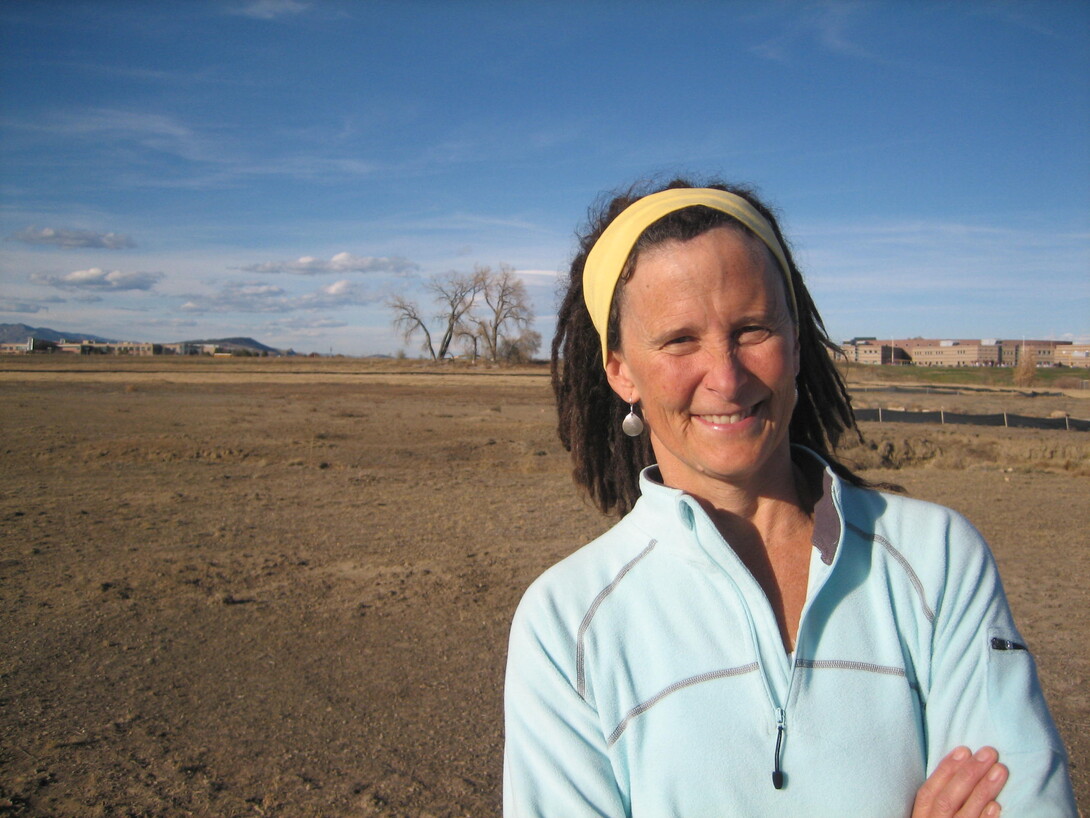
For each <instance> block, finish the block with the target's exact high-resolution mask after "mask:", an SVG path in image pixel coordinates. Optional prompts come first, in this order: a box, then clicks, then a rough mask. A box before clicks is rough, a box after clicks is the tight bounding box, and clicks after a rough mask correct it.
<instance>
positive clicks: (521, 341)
mask: <svg viewBox="0 0 1090 818" xmlns="http://www.w3.org/2000/svg"><path fill="white" fill-rule="evenodd" d="M540 346H541V333H540V332H535V331H534V330H532V329H527V330H523V332H522V334H521V335H520V336H519V337H518V338H503V339H502V340H501V341H500V358H502V359H503V360H505V361H507V362H508V363H512V364H525V363H529V362H530V361H531V360H533V357H534V353H535V352H537V350H538V347H540Z"/></svg>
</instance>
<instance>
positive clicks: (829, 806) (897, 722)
mask: <svg viewBox="0 0 1090 818" xmlns="http://www.w3.org/2000/svg"><path fill="white" fill-rule="evenodd" d="M795 454H796V457H799V456H801V457H803V458H805V457H807V456H811V457H815V458H816V457H817V456H816V455H814V454H813V453H812V452H808V451H807V450H804V449H800V448H796V450H795ZM822 465H824V464H822ZM657 480H658V475H657V469H656V468H655V467H651V468H649V469H647V470H645V471H644V472H643V474H642V475H641V476H640V485H641V490H642V496H641V498H640V500H639V501H638V502H637V504H636V506H635V508H634V509H633V510H632V511H631V513H629V514H628V515H627V516H626V517H624V518H623V519H622V520H621V521H620V522H619V523H617V525H616V526H614V527H613V528H612V529H611V530H610V531H608V532H606V533H605V534H604V535H603V536H602V537H600V538H598V539H597V540H595V541H594V542H592V543H590V544H589V545H587V546H585V547H584V548H582V549H580V550H579V551H577V552H576V553H574V554H572V555H571V556H570V557H568V558H567V559H565V560H563V561H562V562H560V563H558V564H557V565H555V566H553V567H552V568H551V569H549V570H548V571H546V572H545V573H544V574H543V575H542V576H541V577H540V578H539V579H538V580H537V581H536V582H535V583H534V584H533V585H532V586H531V587H530V589H529V590H528V591H527V592H526V594H525V596H524V597H523V600H522V602H521V604H520V605H519V608H518V611H517V613H516V614H515V618H514V623H513V625H512V629H511V642H510V650H509V654H508V664H507V681H506V690H505V709H506V748H505V753H504V792H503V801H504V815H505V816H507V818H516V816H518V817H519V818H521V817H522V816H557V818H579V817H580V816H591V815H601V816H628V815H631V816H637V817H638V818H666V817H667V816H685V817H686V818H699V816H716V818H720V817H721V816H760V815H775V816H794V815H807V816H853V818H863V817H864V816H907V815H909V814H910V813H911V811H912V803H913V799H914V797H915V793H916V790H917V789H918V787H919V786H920V785H921V784H922V783H923V781H924V779H925V778H926V777H927V775H928V774H930V773H931V772H932V771H933V770H934V768H935V767H936V765H937V764H938V762H939V761H940V760H941V759H942V758H943V757H944V756H945V755H946V754H947V753H948V752H949V751H950V750H951V749H953V748H954V747H956V746H957V745H959V744H966V745H968V746H970V747H972V748H977V747H980V746H982V745H985V744H988V745H992V746H994V747H996V748H997V749H998V750H999V754H1000V759H1001V760H1002V761H1003V763H1004V764H1006V765H1007V766H1008V767H1009V768H1010V779H1009V780H1008V782H1007V784H1006V787H1005V788H1004V790H1003V792H1002V794H1001V796H1000V799H999V800H1000V803H1001V805H1002V806H1003V808H1004V814H1005V815H1010V816H1049V818H1054V817H1055V816H1068V815H1070V816H1074V815H1076V809H1075V804H1074V797H1073V795H1072V791H1071V783H1070V779H1069V778H1068V772H1067V759H1066V755H1065V752H1064V748H1063V745H1062V743H1061V741H1060V738H1059V736H1058V735H1057V732H1056V729H1055V727H1054V726H1053V723H1052V719H1051V717H1050V716H1049V713H1048V708H1047V706H1046V705H1045V701H1044V697H1043V696H1042V693H1041V688H1040V685H1039V683H1038V680H1037V671H1036V667H1035V665H1034V661H1033V657H1032V655H1031V654H1030V653H1029V651H1028V650H1026V649H1025V648H1024V644H1025V643H1024V641H1023V640H1022V637H1021V636H1020V635H1019V634H1018V631H1017V630H1016V629H1015V626H1014V623H1013V620H1012V618H1011V614H1010V609H1009V607H1008V605H1007V601H1006V598H1005V596H1004V594H1003V588H1002V586H1001V584H1000V581H999V575H998V573H997V571H996V567H995V563H994V561H993V559H992V555H991V553H990V551H989V550H988V546H987V544H986V543H985V542H984V541H983V539H982V538H981V536H980V535H979V534H978V533H977V531H976V530H975V529H974V528H973V527H972V526H971V525H970V524H969V523H968V522H967V521H966V520H965V519H964V518H963V517H961V516H960V515H958V514H957V513H955V512H953V511H950V510H949V509H945V508H942V507H940V506H937V505H933V504H930V503H925V502H922V501H919V500H912V499H908V498H905V497H899V496H891V495H888V494H884V493H880V492H877V491H870V490H865V489H860V488H857V487H854V486H851V485H849V484H846V483H843V482H842V481H840V479H839V478H837V477H836V476H835V475H834V474H833V473H832V472H831V471H829V470H828V469H826V470H825V472H824V475H823V482H824V493H823V496H822V497H821V499H820V500H819V501H818V503H817V504H816V506H815V510H814V511H815V531H814V550H813V552H812V557H811V562H810V576H809V584H808V588H807V596H806V604H805V607H804V609H803V613H802V618H801V621H800V624H799V629H798V635H797V640H796V650H795V654H794V660H793V661H792V660H791V659H790V658H789V657H788V656H787V654H786V653H785V651H784V648H783V643H782V641H781V638H780V631H779V627H778V626H777V623H776V618H775V615H774V614H773V611H772V608H771V606H770V605H769V602H768V599H767V598H766V596H765V595H764V593H763V591H762V590H761V588H760V586H759V585H758V584H757V582H756V580H755V579H754V578H753V576H752V575H751V574H750V572H749V571H748V570H747V569H746V568H745V567H744V566H743V564H742V563H741V561H740V560H739V559H738V557H737V556H736V555H735V553H734V552H733V551H732V550H731V548H730V546H729V545H728V544H727V543H726V542H725V541H724V540H723V538H722V537H721V536H720V534H719V533H718V531H717V529H716V528H715V526H714V525H713V523H712V522H711V520H710V519H709V518H708V516H707V515H706V514H705V513H704V511H703V510H702V509H701V507H700V506H699V504H698V503H697V502H696V501H695V500H694V499H693V498H692V497H691V496H689V495H686V494H685V493H683V492H681V491H678V490H676V489H671V488H667V487H665V486H663V485H661V483H659V482H657ZM774 773H775V775H774ZM774 779H776V783H779V784H780V787H779V788H777V787H776V786H775V783H774Z"/></svg>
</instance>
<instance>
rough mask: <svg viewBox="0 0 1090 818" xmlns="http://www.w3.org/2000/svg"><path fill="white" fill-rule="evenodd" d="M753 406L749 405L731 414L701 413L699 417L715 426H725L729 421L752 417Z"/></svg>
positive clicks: (738, 421) (740, 420) (737, 421)
mask: <svg viewBox="0 0 1090 818" xmlns="http://www.w3.org/2000/svg"><path fill="white" fill-rule="evenodd" d="M753 409H754V407H752V406H751V407H750V408H749V409H746V410H745V411H743V412H735V413H734V414H732V415H701V417H702V418H703V419H704V420H706V421H707V422H708V423H713V424H715V425H716V426H727V425H729V424H731V423H740V422H742V421H743V420H745V419H746V418H748V417H752V415H753Z"/></svg>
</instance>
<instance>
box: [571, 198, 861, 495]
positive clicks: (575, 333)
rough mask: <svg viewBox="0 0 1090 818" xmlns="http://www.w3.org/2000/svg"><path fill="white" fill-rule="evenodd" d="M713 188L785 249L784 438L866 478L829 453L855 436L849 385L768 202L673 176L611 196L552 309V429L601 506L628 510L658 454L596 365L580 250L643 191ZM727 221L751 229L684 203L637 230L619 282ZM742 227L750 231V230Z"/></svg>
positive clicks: (615, 310) (612, 333) (613, 325)
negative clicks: (670, 246)
mask: <svg viewBox="0 0 1090 818" xmlns="http://www.w3.org/2000/svg"><path fill="white" fill-rule="evenodd" d="M690 187H711V188H717V189H719V190H726V191H729V192H731V193H734V194H735V195H738V196H741V197H742V198H744V199H746V200H747V201H748V202H749V203H750V204H751V205H753V207H754V208H756V209H757V211H758V212H759V213H760V214H761V215H762V216H764V217H765V219H767V220H768V223H769V224H770V225H771V226H772V229H773V230H774V231H775V232H776V237H777V238H778V239H779V241H780V244H781V245H782V247H783V250H784V253H785V255H786V257H787V262H788V265H789V267H790V271H791V281H792V284H793V286H794V290H795V300H796V302H797V308H798V315H793V316H792V318H793V319H794V321H795V323H796V325H797V327H798V338H799V351H800V352H799V354H800V360H799V364H800V366H799V375H798V378H797V379H796V386H797V387H798V390H799V398H798V403H797V404H796V406H795V412H794V414H793V415H792V417H791V424H790V427H789V436H790V439H791V442H792V443H801V444H802V445H804V446H807V447H809V448H810V449H813V450H814V451H815V452H817V453H818V454H819V455H821V456H822V457H823V458H824V459H825V460H826V461H827V462H828V463H829V465H830V466H831V467H832V469H833V471H834V472H836V473H837V474H838V475H839V476H840V477H841V478H843V479H844V480H846V481H847V482H849V483H852V484H854V485H859V486H866V485H869V484H868V483H867V482H866V481H865V480H863V479H862V478H861V477H859V476H857V475H856V474H854V473H852V472H851V471H850V470H849V469H848V468H847V467H846V466H845V465H844V464H842V463H841V462H840V461H839V460H837V459H836V458H835V457H834V456H833V454H832V453H833V451H834V450H835V449H836V446H837V443H838V442H839V441H840V438H841V436H842V435H843V434H844V432H846V431H848V430H853V431H855V433H856V435H858V434H859V431H858V429H857V428H856V425H855V415H854V413H853V412H852V407H851V399H850V398H849V396H848V391H847V388H846V387H845V385H844V382H843V380H842V379H841V377H840V373H839V372H837V370H836V367H835V366H834V365H833V361H832V359H831V358H830V356H829V351H830V350H835V349H836V348H837V347H836V345H835V344H833V343H832V341H830V340H829V336H828V334H827V333H826V331H825V325H824V324H823V323H822V320H821V316H820V315H819V314H818V311H817V308H816V307H815V306H814V302H813V300H812V299H811V298H810V293H809V291H808V290H807V289H806V285H805V284H804V283H803V280H802V275H801V274H800V273H799V270H798V267H796V266H795V262H794V259H793V258H792V257H791V250H790V247H789V246H788V244H787V242H786V240H785V239H784V237H783V234H782V233H781V232H780V226H779V224H778V223H777V222H776V218H775V217H774V216H773V214H772V212H771V211H770V210H769V208H768V207H767V206H766V205H765V204H764V203H763V202H761V200H760V199H758V198H757V196H756V194H755V193H754V192H753V191H752V190H750V189H748V188H744V187H737V186H732V185H725V184H722V183H718V182H716V183H712V184H708V185H694V184H692V183H690V182H688V181H686V180H682V179H677V180H674V181H672V182H670V183H669V184H668V185H665V186H663V187H660V188H656V189H653V190H638V189H637V188H636V187H635V186H634V187H632V188H630V189H628V190H627V191H624V192H623V193H621V194H619V195H617V196H614V197H613V198H611V199H610V200H609V201H608V202H607V203H605V205H604V206H602V207H600V208H599V212H598V213H597V214H594V213H593V212H592V215H591V217H590V220H589V227H588V229H587V231H586V232H585V233H584V234H583V235H582V236H581V237H580V246H579V252H578V254H577V255H576V256H575V258H574V259H573V260H572V263H571V271H570V275H569V280H568V286H567V291H566V292H565V294H564V299H563V301H562V303H561V305H560V311H559V314H558V315H557V325H556V335H555V336H554V337H553V345H552V386H553V393H554V395H555V396H556V408H557V415H558V417H559V423H558V431H559V433H560V440H561V442H562V443H563V444H564V448H565V449H567V450H568V451H570V452H571V455H572V463H573V470H572V474H573V477H574V478H575V482H576V483H578V484H579V485H580V486H581V487H583V488H584V489H585V490H586V491H587V492H588V494H589V495H590V497H591V499H592V500H593V501H594V503H595V505H597V506H598V508H599V509H601V510H602V511H603V512H605V513H610V512H613V511H616V512H618V513H620V514H626V513H627V512H628V511H629V510H630V509H631V508H632V506H633V505H634V504H635V502H636V500H637V499H638V497H639V471H640V469H641V468H643V467H644V466H647V465H649V464H651V463H653V462H654V461H655V456H654V452H653V451H652V450H651V442H650V440H649V437H648V435H640V436H639V437H635V438H632V437H628V436H627V435H625V434H624V433H623V432H622V431H621V421H622V420H623V419H624V416H625V415H626V414H628V406H627V405H626V404H625V403H624V402H623V401H621V400H620V399H619V398H618V397H617V395H616V394H615V393H614V392H613V390H612V388H611V387H610V385H609V382H608V381H607V380H606V373H605V370H604V368H603V367H602V349H601V341H600V339H599V336H598V332H597V331H596V330H595V328H594V324H593V323H592V322H591V319H590V313H589V312H588V311H587V308H586V304H585V303H584V301H583V266H584V264H585V263H586V260H587V254H588V253H589V252H590V250H591V248H592V247H594V244H595V242H596V241H597V240H598V238H599V236H601V235H602V233H603V231H604V230H605V229H606V228H607V227H608V226H609V224H610V223H611V222H612V221H613V220H614V219H615V218H616V217H617V216H618V215H620V213H621V211H623V210H624V209H625V208H627V207H628V206H629V205H630V204H632V203H633V202H635V201H636V200H637V199H640V198H642V197H643V196H646V195H649V194H651V193H655V192H657V191H658V190H667V189H671V188H690ZM723 226H729V227H733V228H736V229H738V230H742V231H745V232H746V233H749V230H748V228H746V227H744V226H743V225H742V224H741V223H740V222H738V221H736V220H735V219H733V218H732V217H731V216H728V215H727V214H725V213H721V212H720V211H718V210H715V209H713V208H709V207H702V206H697V207H689V208H685V209H683V210H679V211H676V212H674V213H671V214H668V215H667V216H664V217H663V218H662V219H659V220H658V221H657V222H655V223H654V224H652V225H651V226H650V227H648V228H647V230H645V231H644V233H643V234H642V235H641V236H640V238H639V240H638V241H637V242H636V245H635V246H634V247H633V249H632V253H631V255H630V256H629V259H628V262H627V263H626V265H625V268H624V270H623V271H622V274H621V279H620V283H619V285H618V286H619V287H623V286H624V282H625V281H627V280H628V278H629V277H630V276H631V275H632V271H633V269H634V268H635V265H636V260H637V258H638V257H639V254H640V252H641V251H644V250H646V249H648V248H649V247H653V246H655V245H658V244H661V243H663V242H666V241H671V240H677V241H687V240H689V239H692V238H695V237H696V236H699V235H701V234H703V233H706V232H707V231H709V230H712V229H713V228H716V227H723ZM749 235H753V234H752V233H749ZM621 301H622V299H620V298H614V299H613V307H612V309H611V311H610V316H609V326H608V343H609V348H610V349H617V348H619V347H620V329H619V328H620V314H619V309H620V302H621Z"/></svg>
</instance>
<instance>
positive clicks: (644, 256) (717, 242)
mask: <svg viewBox="0 0 1090 818" xmlns="http://www.w3.org/2000/svg"><path fill="white" fill-rule="evenodd" d="M623 284H624V286H623V287H621V288H620V289H621V293H619V295H621V296H622V299H623V297H624V291H625V290H627V289H628V288H629V287H633V288H634V289H636V290H640V291H643V292H648V291H650V292H651V293H653V294H654V295H655V296H656V297H659V298H664V299H669V298H670V297H671V296H674V295H677V294H680V293H679V291H684V292H685V293H687V294H688V295H689V296H692V295H693V294H694V292H695V293H699V291H700V290H707V291H709V292H710V291H712V290H719V289H722V288H724V287H725V288H728V289H737V290H739V291H740V290H741V289H743V288H744V289H748V290H755V289H760V290H763V291H764V292H765V293H769V294H774V295H775V296H778V297H775V298H774V299H773V300H774V301H776V302H778V301H780V300H783V301H784V304H785V305H786V291H785V287H784V283H783V280H782V274H781V273H780V271H779V265H778V263H777V261H776V259H775V257H774V256H773V255H772V253H771V251H770V250H769V249H768V248H767V247H765V245H764V244H763V242H761V241H760V240H759V239H757V238H755V237H753V236H750V235H749V234H747V233H744V232H742V231H740V230H735V229H732V228H729V227H724V228H715V229H713V230H709V231H707V232H706V233H702V234H700V235H699V236H696V237H695V238H692V239H684V240H682V239H671V240H668V241H664V242H661V243H659V244H656V245H655V246H653V247H649V248H647V249H646V250H644V251H643V252H641V253H640V255H639V257H638V258H637V259H636V264H635V266H634V269H633V271H632V275H631V276H629V277H628V278H627V279H626V280H625V281H624V282H623Z"/></svg>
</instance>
